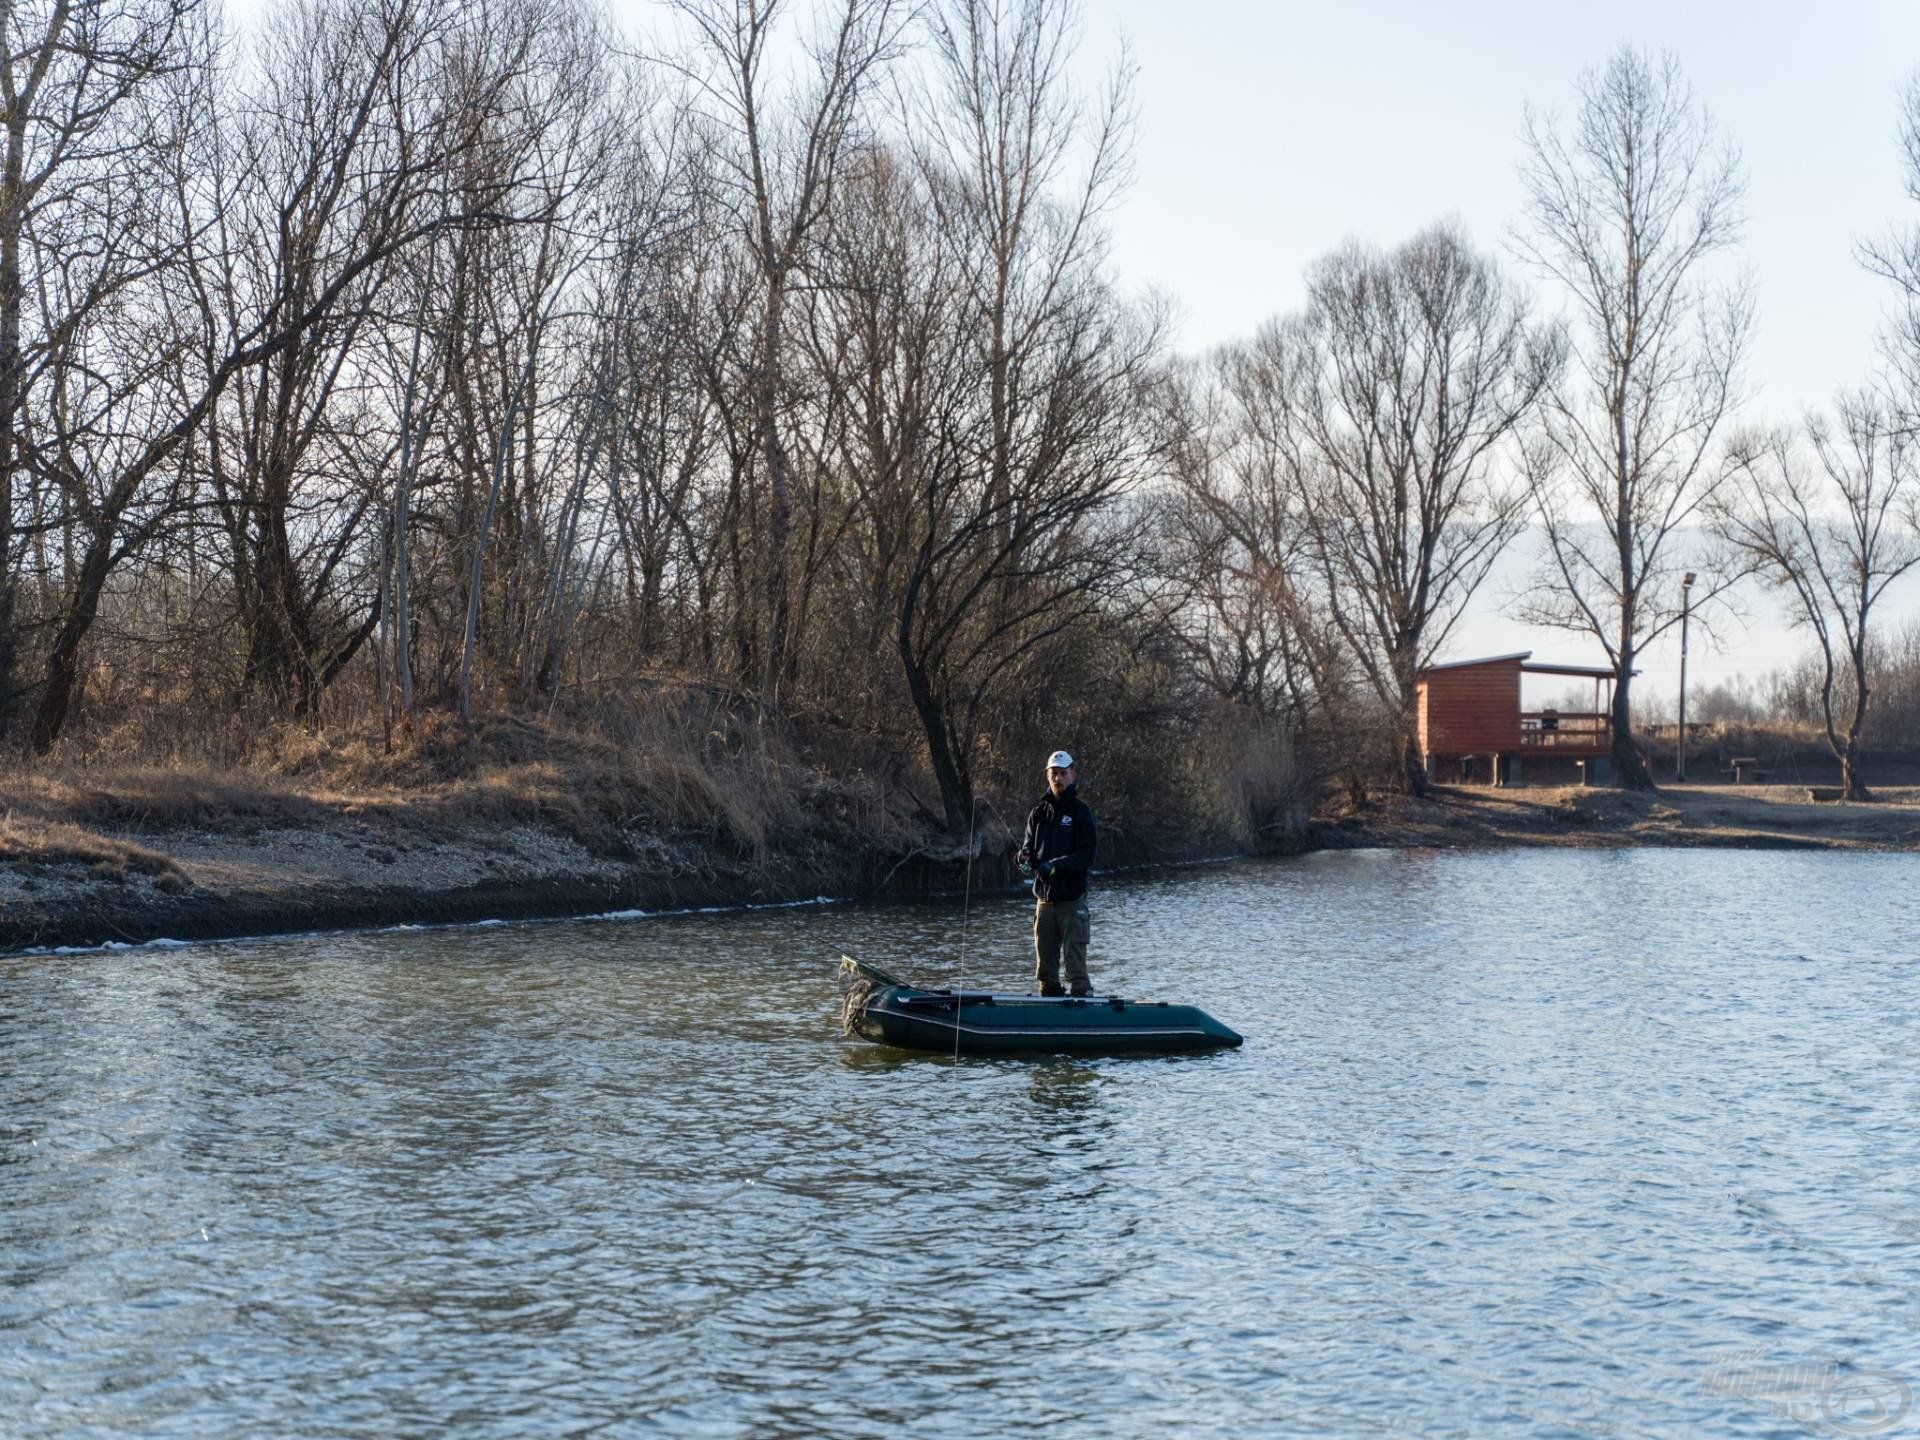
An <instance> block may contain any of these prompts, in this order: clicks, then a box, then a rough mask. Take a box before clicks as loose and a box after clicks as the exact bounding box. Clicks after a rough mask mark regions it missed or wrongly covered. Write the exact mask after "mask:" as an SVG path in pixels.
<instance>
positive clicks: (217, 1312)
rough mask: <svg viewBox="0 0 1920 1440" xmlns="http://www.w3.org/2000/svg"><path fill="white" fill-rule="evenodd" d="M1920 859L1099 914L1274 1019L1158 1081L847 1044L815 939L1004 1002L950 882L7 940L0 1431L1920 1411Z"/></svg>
mask: <svg viewBox="0 0 1920 1440" xmlns="http://www.w3.org/2000/svg"><path fill="white" fill-rule="evenodd" d="M1917 867H1920V862H1916V861H1914V860H1912V859H1909V858H1907V857H1898V856H1887V857H1863V856H1832V855H1796V854H1780V855H1766V854H1740V853H1727V854H1716V853H1711V852H1698V851H1689V852H1675V853H1665V854H1663V853H1659V852H1645V851H1642V852H1620V853H1584V854H1583V853H1567V854H1549V853H1515V854H1504V855H1453V854H1444V853H1425V854H1412V855H1386V854H1357V855H1330V856H1317V857H1310V858H1308V859H1305V860H1301V861H1297V862H1291V863H1287V864H1279V865H1269V866H1255V865H1246V866H1232V867H1223V868H1220V869H1217V870H1204V871H1191V872H1181V873H1177V874H1173V875H1169V876H1161V877H1157V878H1153V879H1148V880H1141V881H1134V882H1131V883H1126V884H1119V885H1111V886H1108V887H1106V888H1105V889H1104V890H1103V891H1102V893H1101V894H1100V896H1099V908H1098V912H1097V919H1096V924H1095V933H1094V966H1095V972H1096V975H1097V976H1098V978H1099V980H1100V983H1101V984H1102V986H1103V988H1111V989H1113V990H1115V991H1117V992H1119V993H1122V994H1127V995H1136V996H1139V997H1141V998H1160V999H1178V1000H1193V1001H1198V1002H1199V1003H1202V1004H1204V1005H1206V1006H1207V1007H1208V1008H1209V1009H1211V1010H1213V1011H1214V1012H1215V1013H1216V1014H1218V1015H1219V1016H1220V1017H1221V1018H1222V1019H1223V1020H1226V1021H1227V1022H1228V1023H1230V1024H1232V1025H1234V1026H1235V1027H1236V1028H1237V1029H1240V1030H1242V1031H1243V1032H1244V1033H1245V1034H1246V1035H1247V1036H1248V1044H1247V1046H1246V1047H1245V1048H1244V1049H1243V1050H1239V1051H1229V1052H1223V1053H1219V1054H1214V1055H1207V1056H1195V1057H1167V1058H1161V1059H1153V1058H1135V1059H1115V1060H1093V1061H1088V1060H1065V1059H1050V1060H1039V1061H1015V1060H965V1061H961V1062H959V1063H955V1062H954V1061H952V1060H951V1059H949V1058H946V1057H941V1056H919V1055H906V1054H899V1053H894V1052H890V1051H886V1050H883V1049H880V1048H878V1047H874V1046H870V1045H866V1044H864V1043H862V1042H858V1041H851V1040H847V1039H845V1038H843V1037H842V1036H841V1035H840V1034H839V1028H838V1023H837V1022H838V1014H837V1006H836V996H835V993H834V989H833V986H832V983H831V962H832V961H833V959H834V958H835V957H836V956H837V955H838V954H839V952H840V951H842V950H851V951H853V952H854V953H856V954H860V955H862V956H864V957H866V958H869V959H871V960H874V961H876V962H877V963H879V964H881V965H883V966H885V967H887V968H889V969H896V970H901V971H905V972H907V973H910V974H912V975H914V976H916V977H918V978H920V979H923V980H925V981H927V982H929V983H935V984H945V983H949V982H953V981H960V982H965V983H969V984H984V983H993V984H997V985H1001V986H1008V985H1013V984H1018V983H1020V982H1021V981H1022V980H1023V978H1024V976H1025V974H1026V960H1025V956H1024V947H1025V925H1024V913H1023V907H1022V906H1021V905H1020V904H1019V903H1018V902H1017V901H1015V900H1012V899H999V898H996V899H993V900H990V901H987V902H986V903H984V904H982V903H979V902H976V903H975V905H974V913H973V916H972V919H971V924H970V926H969V934H970V935H971V937H972V939H971V942H970V944H971V946H972V951H973V953H972V954H970V955H969V956H967V957H965V958H964V959H963V958H962V957H960V956H959V955H958V954H957V953H956V947H955V937H956V935H957V933H958V928H959V927H958V926H957V925H956V923H955V922H956V920H957V918H958V917H957V914H956V909H957V907H952V906H946V905H929V906H913V907H906V906H901V907H875V908H856V907H826V908H816V909H796V910H787V911H756V912H749V913H745V914H735V915H703V916H682V917H662V918H658V919H653V920H642V921H633V922H622V923H597V924H595V923H588V924H578V925H547V926H530V927H499V928H490V929H478V930H466V931H448V932H412V933H399V934H387V935H374V936H345V937H329V938H325V939H319V940H312V939H309V940H300V941H273V942H257V943H252V944H246V945H231V946H219V947H199V948H185V949H176V950H156V951H136V952H128V953H120V954H107V955H95V956H81V957H37V958H25V959H14V960H5V961H0V1217H4V1219H0V1234H3V1235H4V1239H5V1245H4V1247H0V1416H4V1417H5V1418H4V1420H3V1421H0V1433H4V1434H5V1435H7V1436H9V1437H12V1436H52V1435H73V1436H78V1435H91V1434H101V1433H110V1432H113V1433H139V1434H143V1435H162V1436H165V1435H181V1436H187V1435H191V1436H235V1437H239V1436H256V1435H277V1434H293V1433H298V1434H307V1435H368V1436H372V1435H381V1436H386V1435H393V1434H412V1433H459V1434H462V1435H482V1436H486V1435H500V1436H508V1435H516V1436H517V1435H527V1434H535V1435H538V1434H576V1433H584V1432H588V1431H593V1430H603V1431H605V1432H607V1433H616V1434H619V1433H636V1432H649V1431H657V1432H659V1433H664V1434H673V1435H682V1434H691V1435H716V1436H736V1435H737V1436H765V1435H792V1436H813V1435H835V1436H864V1435H873V1436H878V1435H883V1434H894V1433H898V1432H900V1431H901V1430H903V1429H911V1430H912V1431H913V1433H916V1434H934V1435H940V1434H953V1435H968V1436H972V1435H981V1434H986V1435H1021V1434H1042V1433H1053V1432H1056V1431H1065V1432H1067V1433H1080V1434H1099V1435H1114V1436H1147V1435H1158V1434H1161V1433H1181V1432H1191V1431H1193V1430H1195V1429H1200V1428H1220V1429H1222V1430H1234V1431H1246V1432H1252V1433H1271V1434H1286V1433H1296V1432H1314V1433H1373V1432H1381V1431H1397V1432H1405V1433H1455V1434H1462V1435H1483V1434H1507V1435H1535V1434H1541V1433H1549V1432H1556V1431H1558V1432H1566V1433H1572V1432H1576V1431H1578V1432H1581V1433H1597V1434H1614V1435H1645V1434H1692V1433H1714V1434H1751V1435H1774V1434H1783V1433H1801V1431H1800V1430H1799V1429H1797V1428H1795V1427H1797V1426H1798V1424H1799V1422H1798V1421H1797V1420H1796V1419H1795V1418H1794V1416H1793V1414H1791V1413H1789V1411H1790V1406H1787V1408H1784V1409H1783V1408H1782V1406H1784V1405H1786V1402H1784V1401H1779V1400H1778V1397H1775V1400H1774V1401H1769V1400H1767V1399H1765V1398H1761V1399H1756V1398H1754V1396H1753V1395H1752V1394H1751V1393H1749V1392H1751V1390H1752V1386H1751V1385H1748V1386H1747V1387H1746V1390H1745V1391H1743V1390H1742V1387H1741V1384H1736V1383H1733V1382H1732V1381H1730V1380H1729V1378H1728V1377H1729V1376H1732V1377H1734V1379H1735V1380H1738V1379H1740V1377H1741V1376H1744V1375H1746V1374H1747V1373H1748V1371H1747V1370H1738V1369H1737V1366H1739V1365H1745V1366H1748V1367H1749V1369H1750V1368H1751V1366H1752V1365H1755V1364H1758V1365H1763V1366H1764V1365H1776V1366H1781V1365H1791V1364H1793V1363H1796V1362H1801V1361H1805V1362H1808V1363H1809V1364H1811V1365H1813V1366H1814V1367H1815V1369H1816V1370H1817V1367H1818V1365H1819V1364H1823V1363H1824V1362H1826V1361H1829V1360H1831V1361H1834V1362H1837V1363H1836V1368H1835V1369H1834V1371H1833V1372H1832V1378H1831V1380H1830V1381H1829V1382H1823V1383H1826V1384H1827V1386H1828V1388H1827V1389H1826V1390H1825V1391H1823V1392H1821V1393H1819V1394H1814V1395H1812V1397H1811V1400H1810V1401H1805V1397H1802V1399H1803V1401H1805V1403H1811V1404H1813V1405H1814V1406H1815V1408H1816V1409H1817V1407H1818V1405H1819V1404H1820V1403H1822V1402H1823V1399H1824V1403H1827V1404H1828V1405H1829V1407H1830V1408H1831V1407H1834V1406H1844V1405H1851V1406H1853V1407H1854V1410H1853V1412H1852V1413H1853V1415H1854V1416H1855V1418H1858V1416H1859V1415H1863V1414H1865V1413H1866V1409H1865V1408H1864V1407H1866V1406H1868V1404H1869V1401H1871V1403H1873V1404H1882V1405H1883V1407H1884V1406H1885V1405H1887V1404H1890V1403H1891V1402H1889V1401H1887V1400H1886V1397H1887V1396H1888V1395H1889V1394H1892V1395H1895V1396H1896V1397H1897V1394H1898V1393H1899V1392H1898V1387H1899V1386H1900V1385H1902V1384H1912V1383H1915V1382H1920V1353H1916V1351H1917V1350H1920V1347H1916V1344H1915V1341H1914V1330H1915V1327H1916V1325H1920V1279H1916V1264H1915V1262H1916V1260H1917V1259H1920V1203H1916V1201H1915V1200H1914V1199H1913V1197H1912V1194H1911V1185H1910V1176H1911V1174H1912V1173H1913V1166H1914V1162H1915V1160H1916V1158H1920V1156H1916V1148H1917V1147H1916V1142H1915V1140H1914V1138H1913V1127H1912V1125H1911V1118H1910V1117H1911V1115H1912V1113H1913V1111H1914V1108H1915V1103H1916V1100H1920V1083H1917V1082H1916V1080H1915V1078H1914V1077H1915V1076H1916V1075H1917V1074H1920V1067H1917V1066H1916V1064H1915V1060H1916V1055H1915V1049H1916V1031H1915V1026H1914V1015H1915V1011H1916V1001H1915V995H1914V988H1913V984H1912V980H1911V955H1912V941H1911V937H1912V936H1913V935H1914V934H1915V933H1916V931H1917V930H1920V927H1917V926H1916V924H1915V921H1916V919H1920V916H1916V914H1915V906H1916V903H1917V902H1916V901H1915V900H1914V898H1913V897H1914V895H1915V893H1916V887H1915V880H1916V878H1920V868H1917ZM1622 916H1624V917H1627V918H1626V919H1625V920H1624V921H1623V920H1621V919H1620V918H1618V917H1622ZM983 936H986V937H992V939H991V943H990V944H988V943H986V942H984V941H983V939H982V937H983ZM1729 1356H1735V1357H1745V1358H1736V1359H1735V1360H1729V1359H1728V1357H1729ZM1730 1367H1735V1368H1730ZM1781 1373H1788V1372H1785V1371H1783V1372H1781ZM1791 1373H1793V1374H1801V1373H1803V1372H1799V1371H1796V1372H1791ZM1804 1373H1815V1372H1814V1371H1813V1370H1808V1371H1805V1372H1804ZM1888 1377H1891V1379H1889V1378H1888ZM1742 1383H1744V1382H1742ZM1876 1387H1877V1388H1876ZM1889 1387H1892V1388H1891V1389H1890V1388H1889ZM1870 1392H1871V1393H1870ZM1776 1402H1777V1403H1776ZM1795 1403H1801V1402H1795ZM1770 1407H1771V1408H1770ZM1876 1413H1878V1414H1880V1415H1882V1416H1883V1417H1884V1416H1886V1415H1890V1414H1892V1413H1893V1412H1892V1410H1891V1409H1887V1408H1883V1409H1882V1410H1881V1411H1879V1412H1876ZM1843 1418H1845V1417H1844V1416H1843ZM1869 1418H1871V1417H1869ZM1906 1423H1912V1422H1911V1420H1910V1419H1909V1420H1908V1421H1907V1422H1906ZM1783 1426H1786V1427H1788V1428H1786V1429H1784V1430H1783V1428H1782V1427H1783ZM1856 1433H1863V1432H1856ZM1873 1433H1878V1432H1873Z"/></svg>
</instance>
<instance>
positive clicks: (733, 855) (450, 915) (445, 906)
mask: <svg viewBox="0 0 1920 1440" xmlns="http://www.w3.org/2000/svg"><path fill="white" fill-rule="evenodd" d="M73 833H74V835H75V836H76V837H79V838H77V839H75V840H74V841H73V842H72V843H70V844H68V845H66V846H65V847H64V848H63V847H61V846H57V845H56V846H44V845H43V846H42V847H41V848H39V849H38V850H36V851H33V852H31V853H27V852H25V851H16V853H14V854H13V855H12V856H11V860H12V863H11V864H9V865H5V866H0V949H5V950H22V949H27V948H34V947H60V946H81V945H98V944H103V943H109V942H114V941H122V942H142V941H150V940H155V939H162V938H172V939H181V940H199V939H219V938H226V937H232V936H240V935H262V934H279V933H291V932H300V931H309V930H327V929H342V928H353V927H361V926H377V925H390V924H402V923H455V922H462V921H476V920H485V919H527V918H537V917H557V916H565V915H581V914H590V913H595V912H603V911H608V910H619V909H641V910H669V909H684V908H688V907H696V906H708V905H748V904H767V903H779V902H783V901H792V900H803V899H811V898H814V897H817V896H823V895H824V896H834V897H843V896H845V897H853V896H874V895H887V894H912V893H924V892H925V891H927V890H929V889H944V888H958V886H959V884H960V883H961V882H962V881H963V880H964V879H965V878H966V872H965V868H964V865H963V863H961V858H960V857H959V856H957V855H938V854H930V853H927V852H906V853H902V852H899V851H895V850H892V849H885V848H878V847H866V848H863V847H861V846H860V845H859V844H858V843H856V842H857V837H851V836H847V835H835V834H833V833H831V832H830V831H827V830H821V831H818V832H815V833H811V834H809V835H807V836H806V837H805V838H804V839H803V840H801V841H799V842H797V843H792V844H788V845H785V846H780V845H775V846H771V847H769V848H767V849H766V850H764V851H763V852H761V853H759V854H757V855H756V854H753V853H743V852H742V850H741V848H740V847H739V846H737V845H736V844H733V843H731V842H729V841H728V840H727V839H726V838H725V837H716V836H715V835H713V834H711V833H678V834H663V833H633V832H629V833H626V834H623V835H621V836H620V837H619V839H618V841H617V843H600V844H597V845H595V844H588V843H585V842H583V840H582V839H580V838H579V837H578V836H577V835H575V834H573V833H569V831H568V830H567V829H566V828H564V827H562V826H559V825H544V824H539V823H530V822H523V823H513V824H500V823H498V822H495V821H486V820H476V821H473V822H470V823H466V824H457V823H451V822H449V821H448V820H447V819H446V817H445V816H431V817H428V816H414V815H410V814H409V813H408V812H407V811H406V810H405V809H404V808H396V807H382V808H380V809H377V810H374V811H370V812H369V811H366V810H364V809H362V810H361V811H360V812H359V813H354V811H352V810H351V809H348V808H342V809H341V810H339V811H337V812H329V811H327V810H326V809H324V808H315V809H313V810H311V811H310V812H309V813H307V814H305V815H303V816H301V817H300V818H299V820H298V823H271V822H266V821H263V820H261V819H259V818H258V817H250V816H246V815H241V816H237V817H235V818H233V819H232V820H231V822H230V823H222V822H220V821H219V819H218V817H217V816H216V817H209V818H208V820H207V823H203V824H199V825H195V826H190V827H182V826H177V825H150V826H140V825H121V826H110V827H98V828H96V829H94V830H83V829H80V828H78V827H74V830H73ZM1004 841H1005V837H1004V836H996V837H994V838H993V840H990V841H989V846H988V848H989V851H990V853H989V854H988V855H986V856H985V857H983V861H982V862H981V863H980V864H978V865H976V868H975V873H974V875H973V877H972V883H973V884H974V885H975V886H976V887H978V888H981V889H992V888H996V887H1001V888H1004V887H1005V886H1006V884H1007V883H1008V881H1009V879H1010V877H1009V875H1008V874H1007V872H1006V868H1005V858H1004V856H1003V855H1001V854H998V853H991V852H993V851H994V845H995V843H996V842H998V843H1004ZM1306 843H1307V848H1310V849H1348V848H1361V847H1383V848H1390V849H1413V848H1433V849H1469V850H1471V849H1496V848H1508V847H1534V846H1555V847H1582V848H1621V847H1630V846H1688V847H1693V846H1728V847H1738V848H1761V849H1785V848H1800V849H1836V850H1866V851H1890V850H1892V851H1898V850H1909V851H1910V850H1920V789H1913V788H1902V789H1895V790H1885V791H1882V792H1880V798H1878V799H1877V800H1876V801H1874V802H1873V803H1871V804H1857V805H1856V804H1837V803H1832V802H1824V803H1823V802H1814V801H1811V800H1809V799H1808V798H1807V788H1806V787H1804V786H1800V787H1786V786H1747V787H1733V786H1725V785H1701V786H1678V787H1667V788H1665V789H1663V790H1661V791H1659V792H1658V793H1656V794H1652V795H1627V794H1622V793H1620V792H1616V791H1612V790H1602V789H1591V790H1589V789H1580V788H1575V787H1567V788H1524V787H1523V788H1515V789H1509V790H1498V791H1496V790H1485V789H1469V788H1455V789H1442V790H1439V791H1437V792H1435V794H1434V795H1433V796H1431V797H1429V798H1427V799H1422V800H1409V799H1402V798H1388V799H1384V800H1381V801H1379V802H1377V803H1374V804H1371V805H1369V806H1368V807H1366V808H1364V809H1363V810H1360V811H1358V812H1352V813H1347V814H1341V815H1330V816H1325V817H1322V818H1321V819H1319V820H1318V821H1317V822H1316V823H1315V824H1314V825H1313V826H1312V828H1311V829H1310V831H1309V832H1308V835H1307V837H1306ZM1149 853H1150V854H1151V855H1154V856H1158V857H1159V858H1164V859H1178V858H1192V857H1193V856H1195V855H1198V854H1202V853H1209V851H1208V846H1207V845H1206V844H1205V843H1203V842H1196V843H1195V844H1194V845H1193V846H1191V847H1189V848H1187V849H1181V848H1179V847H1177V846H1167V845H1162V846H1159V847H1157V848H1156V849H1154V850H1153V851H1151V852H1149ZM1211 853H1215V854H1217V853H1218V849H1217V847H1215V848H1213V849H1212V851H1211ZM1134 858H1145V857H1142V856H1136V857H1134Z"/></svg>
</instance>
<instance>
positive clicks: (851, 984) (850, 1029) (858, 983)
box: [840, 969, 886, 1035]
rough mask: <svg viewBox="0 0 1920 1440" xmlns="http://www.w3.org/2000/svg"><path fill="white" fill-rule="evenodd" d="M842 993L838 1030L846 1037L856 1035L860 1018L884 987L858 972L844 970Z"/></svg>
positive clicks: (842, 974) (842, 973)
mask: <svg viewBox="0 0 1920 1440" xmlns="http://www.w3.org/2000/svg"><path fill="white" fill-rule="evenodd" d="M840 973H841V977H842V982H843V986H844V993H842V995H841V997H840V1029H841V1031H842V1033H844V1034H847V1035H853V1034H857V1033H858V1032H859V1028H860V1018H861V1017H862V1016H863V1015H865V1014H866V1013H867V1005H868V1003H869V1002H870V1001H871V1000H872V999H873V997H874V996H876V995H878V994H879V993H880V992H881V991H882V990H884V989H886V986H884V985H882V984H880V982H879V981H877V980H875V979H873V978H872V977H871V976H869V975H863V974H861V973H860V972H859V971H858V970H852V969H845V970H842V971H841V972H840Z"/></svg>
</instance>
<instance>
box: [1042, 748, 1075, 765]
mask: <svg viewBox="0 0 1920 1440" xmlns="http://www.w3.org/2000/svg"><path fill="white" fill-rule="evenodd" d="M1072 768H1073V756H1071V755H1069V754H1067V752H1066V751H1064V750H1056V751H1054V752H1053V754H1051V755H1049V756H1047V769H1049V770H1071V769H1072Z"/></svg>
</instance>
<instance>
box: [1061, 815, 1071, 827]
mask: <svg viewBox="0 0 1920 1440" xmlns="http://www.w3.org/2000/svg"><path fill="white" fill-rule="evenodd" d="M1060 823H1061V824H1062V825H1071V824H1073V816H1071V815H1062V816H1061V817H1060Z"/></svg>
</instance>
